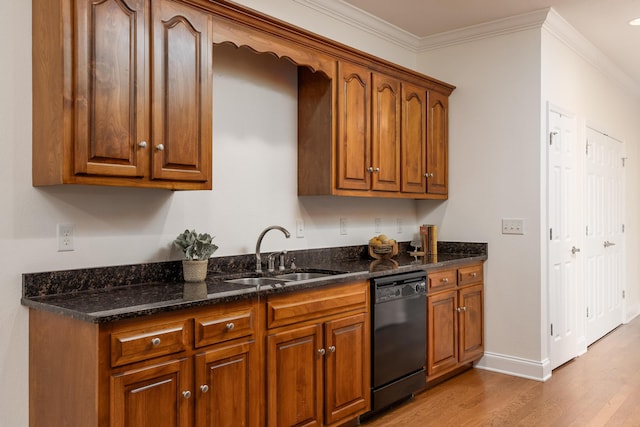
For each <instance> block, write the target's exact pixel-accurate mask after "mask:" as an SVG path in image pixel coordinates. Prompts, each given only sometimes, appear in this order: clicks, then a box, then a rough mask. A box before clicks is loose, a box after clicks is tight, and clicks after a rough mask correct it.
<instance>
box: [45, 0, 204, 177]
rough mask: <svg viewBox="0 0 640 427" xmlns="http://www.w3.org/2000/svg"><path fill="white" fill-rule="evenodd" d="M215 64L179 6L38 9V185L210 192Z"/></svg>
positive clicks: (54, 4)
mask: <svg viewBox="0 0 640 427" xmlns="http://www.w3.org/2000/svg"><path fill="white" fill-rule="evenodd" d="M61 24H62V25H61ZM211 56H212V19H211V16H210V15H209V14H208V13H206V12H205V11H202V10H200V9H196V8H193V7H191V6H188V5H185V4H181V3H179V2H175V1H171V0H152V1H151V2H147V1H143V0H101V1H97V0H77V1H71V0H55V1H52V0H34V2H33V57H34V61H33V64H34V65H33V97H34V98H33V99H34V102H33V110H34V119H33V148H34V149H33V184H34V185H36V186H39V185H52V184H98V185H115V186H138V187H156V188H168V189H181V190H187V189H211V187H212V183H211V177H212V167H211V163H212V161H211V153H212V150H211V144H212V141H211V134H212V130H211V114H212V105H211V104H212V58H211Z"/></svg>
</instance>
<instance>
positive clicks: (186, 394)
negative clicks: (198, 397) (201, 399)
mask: <svg viewBox="0 0 640 427" xmlns="http://www.w3.org/2000/svg"><path fill="white" fill-rule="evenodd" d="M182 397H184V398H185V399H189V398H190V397H191V392H190V391H189V390H185V391H183V392H182Z"/></svg>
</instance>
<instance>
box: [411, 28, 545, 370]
mask: <svg viewBox="0 0 640 427" xmlns="http://www.w3.org/2000/svg"><path fill="white" fill-rule="evenodd" d="M539 52H540V37H539V30H538V29H532V30H526V31H520V32H515V33H509V34H504V35H500V36H497V37H493V38H484V39H479V40H475V41H471V42H467V43H461V44H456V45H453V46H449V47H446V48H441V49H437V50H431V51H427V52H425V53H423V54H422V55H420V56H419V58H418V69H419V70H420V71H422V72H424V73H426V74H429V75H433V76H434V77H436V78H442V77H443V76H446V78H447V80H448V81H449V82H450V83H451V84H454V85H456V86H457V88H456V90H455V91H454V92H453V94H452V96H451V97H450V110H449V164H450V171H449V179H450V196H449V200H448V202H447V203H446V208H442V207H440V208H436V209H433V208H432V207H431V206H428V205H427V206H423V204H422V203H420V204H419V209H418V215H419V216H418V219H419V220H420V221H425V222H441V229H442V231H441V233H440V234H441V237H442V239H443V240H453V241H455V240H462V241H469V240H470V241H482V242H488V244H489V260H488V262H487V263H486V281H487V286H486V288H485V331H486V333H485V335H486V336H485V339H486V350H487V353H488V354H494V355H496V356H500V357H504V358H507V359H509V363H510V364H516V365H522V366H520V368H519V369H521V370H522V372H523V374H524V375H528V376H534V377H535V376H538V375H540V373H541V371H542V366H541V362H540V361H541V360H542V359H541V344H540V326H539V325H540V310H541V291H540V280H541V279H540V241H539V232H538V230H539V228H540V211H539V203H540V202H539V199H540V191H541V189H540V161H539V159H540V147H539V144H538V141H539V120H540V117H539V115H540V112H539V98H540V54H539ZM502 218H523V219H524V220H525V234H524V235H523V236H514V235H502V234H501V219H502ZM483 363H489V361H487V357H485V360H484V362H483Z"/></svg>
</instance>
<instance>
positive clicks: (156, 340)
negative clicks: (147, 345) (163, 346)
mask: <svg viewBox="0 0 640 427" xmlns="http://www.w3.org/2000/svg"><path fill="white" fill-rule="evenodd" d="M160 342H161V340H160V338H158V337H155V338H153V339H152V340H151V345H152V346H154V347H157V346H159V345H160Z"/></svg>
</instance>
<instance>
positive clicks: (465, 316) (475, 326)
mask: <svg viewBox="0 0 640 427" xmlns="http://www.w3.org/2000/svg"><path fill="white" fill-rule="evenodd" d="M459 299H460V315H459V316H460V317H459V320H460V322H459V324H460V363H465V362H469V361H471V360H474V359H477V358H478V357H480V356H482V353H483V352H484V311H483V307H484V302H483V300H484V286H483V285H481V284H480V285H474V286H469V287H465V288H462V289H460V291H459Z"/></svg>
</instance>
